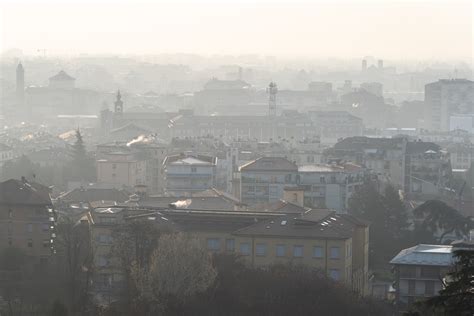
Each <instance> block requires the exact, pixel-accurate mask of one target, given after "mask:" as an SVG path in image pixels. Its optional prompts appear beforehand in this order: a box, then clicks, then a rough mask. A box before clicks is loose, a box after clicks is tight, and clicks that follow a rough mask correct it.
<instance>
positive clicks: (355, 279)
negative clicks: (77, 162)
mask: <svg viewBox="0 0 474 316" xmlns="http://www.w3.org/2000/svg"><path fill="white" fill-rule="evenodd" d="M191 205H193V204H192V203H191ZM274 210H275V211H250V210H241V211H234V210H216V209H212V210H211V209H193V208H183V209H179V208H178V209H176V208H159V210H158V209H152V208H140V209H136V208H122V207H120V206H116V207H112V208H99V209H95V210H93V211H91V219H92V225H91V239H92V245H93V246H92V247H93V253H94V265H95V269H94V271H95V276H94V282H95V283H94V284H95V286H94V288H95V289H96V291H97V292H96V293H98V294H100V295H101V298H102V299H103V300H105V301H106V300H107V299H108V298H110V297H111V296H113V293H114V291H115V290H117V289H118V288H119V286H120V284H121V283H122V282H123V274H122V270H121V268H120V263H119V262H118V261H117V258H113V257H111V249H112V245H113V243H114V241H113V239H112V237H113V230H114V229H116V228H117V225H120V224H123V223H125V222H126V221H129V220H147V221H153V222H154V223H156V224H157V225H165V226H167V227H168V226H170V228H171V229H172V230H174V231H182V232H184V233H187V234H189V235H191V236H193V237H196V238H198V239H199V240H200V242H201V244H202V246H203V248H206V249H208V250H209V251H211V252H215V253H235V254H237V255H240V256H241V257H242V258H244V260H245V261H246V263H247V264H248V265H249V266H251V267H264V266H267V265H271V264H276V263H282V264H302V265H306V266H309V267H312V268H315V269H318V270H320V271H321V272H323V273H324V274H325V275H327V276H328V277H330V278H332V279H334V280H336V281H339V282H343V283H344V284H346V285H347V286H348V287H351V288H353V290H354V291H356V292H358V293H360V294H362V295H366V294H367V282H368V280H367V277H368V231H369V227H368V225H367V223H365V222H363V221H360V220H358V219H356V218H354V217H353V216H350V215H347V214H337V213H336V212H335V211H333V210H326V209H324V210H310V209H307V208H303V207H300V206H298V205H295V204H292V203H288V202H284V201H282V202H280V203H279V205H278V207H277V208H274Z"/></svg>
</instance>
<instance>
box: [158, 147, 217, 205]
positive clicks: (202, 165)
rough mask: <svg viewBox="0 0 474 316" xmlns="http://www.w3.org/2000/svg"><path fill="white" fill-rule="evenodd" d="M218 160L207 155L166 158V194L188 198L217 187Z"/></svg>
mask: <svg viewBox="0 0 474 316" xmlns="http://www.w3.org/2000/svg"><path fill="white" fill-rule="evenodd" d="M216 164H217V158H216V157H213V156H206V155H194V154H184V153H183V154H178V155H172V156H168V157H166V158H165V160H164V162H163V166H164V173H165V192H166V194H168V195H172V196H186V195H187V194H189V193H192V192H198V191H204V190H207V189H211V188H213V187H214V185H215V177H216Z"/></svg>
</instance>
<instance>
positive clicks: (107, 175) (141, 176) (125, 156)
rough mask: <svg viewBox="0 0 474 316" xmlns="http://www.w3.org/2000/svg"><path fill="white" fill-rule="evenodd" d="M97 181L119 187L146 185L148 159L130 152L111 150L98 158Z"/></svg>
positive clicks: (129, 187)
mask: <svg viewBox="0 0 474 316" xmlns="http://www.w3.org/2000/svg"><path fill="white" fill-rule="evenodd" d="M97 182H98V183H103V184H108V185H110V186H111V187H114V188H117V189H124V188H125V189H133V188H134V187H135V186H137V185H146V160H145V159H141V158H140V157H137V156H136V155H135V154H133V153H130V152H122V151H118V152H110V153H107V154H104V155H103V158H102V159H98V160H97Z"/></svg>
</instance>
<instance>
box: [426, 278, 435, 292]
mask: <svg viewBox="0 0 474 316" xmlns="http://www.w3.org/2000/svg"><path fill="white" fill-rule="evenodd" d="M434 286H435V283H434V281H425V294H427V295H434V294H435V293H434Z"/></svg>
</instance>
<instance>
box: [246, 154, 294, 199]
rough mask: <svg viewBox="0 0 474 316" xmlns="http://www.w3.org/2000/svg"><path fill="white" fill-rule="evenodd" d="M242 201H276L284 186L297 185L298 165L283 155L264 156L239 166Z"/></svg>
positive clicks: (280, 195)
mask: <svg viewBox="0 0 474 316" xmlns="http://www.w3.org/2000/svg"><path fill="white" fill-rule="evenodd" d="M239 171H240V201H241V202H242V203H245V204H249V205H251V204H265V203H269V202H270V203H271V202H276V201H278V200H279V199H281V198H282V197H283V191H284V188H285V187H287V186H295V185H296V178H297V173H298V167H297V166H296V164H295V163H293V162H291V161H289V160H288V159H286V158H282V157H262V158H258V159H256V160H254V161H251V162H249V163H247V164H245V165H243V166H241V167H240V168H239Z"/></svg>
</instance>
